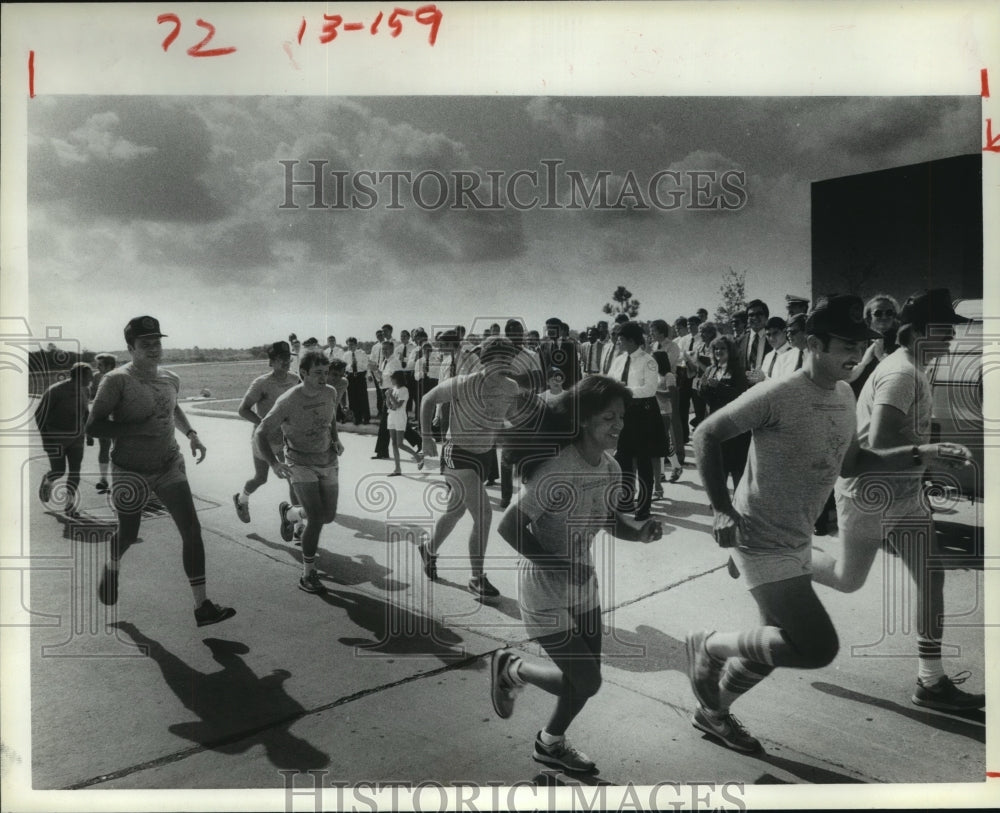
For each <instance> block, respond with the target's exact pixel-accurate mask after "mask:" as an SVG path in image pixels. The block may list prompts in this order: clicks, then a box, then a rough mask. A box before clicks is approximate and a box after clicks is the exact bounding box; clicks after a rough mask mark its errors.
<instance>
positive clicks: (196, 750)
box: [62, 655, 482, 790]
mask: <svg viewBox="0 0 1000 813" xmlns="http://www.w3.org/2000/svg"><path fill="white" fill-rule="evenodd" d="M481 658H482V656H481V655H470V656H468V657H466V658H462V659H461V660H458V661H454V662H453V663H448V664H445V665H444V666H441V667H439V668H437V669H431V670H430V671H428V672H419V673H417V674H415V675H409V676H407V677H405V678H402V679H400V680H396V681H393V682H391V683H383V684H381V685H379V686H372V687H371V688H368V689H363V690H361V691H359V692H355V693H353V694H349V695H347V696H345V697H338V698H337V699H336V700H332V701H330V702H329V703H323V704H322V705H319V706H314V707H313V708H311V709H305V710H303V711H301V712H296V713H295V714H289V715H286V716H285V717H281V718H279V719H277V720H272V721H270V722H267V723H263V724H261V725H258V726H254V727H253V728H248V729H243V730H241V731H235V732H233V733H232V734H229V735H227V736H225V737H219V738H218V739H215V740H211V741H209V742H206V743H202V744H201V745H196V746H194V747H192V748H185V749H183V750H181V751H175V752H174V753H172V754H167V755H166V756H162V757H157V758H156V759H151V760H147V761H146V762H140V763H139V764H137V765H130V766H128V767H126V768H120V769H119V770H117V771H113V772H111V773H107V774H101V775H100V776H95V777H92V778H90V779H84V780H83V781H81V782H74V783H73V784H72V785H67V786H66V787H64V788H62V790H82V789H84V788H90V787H94V786H95V785H100V784H102V783H104V782H112V781H115V780H118V779H122V778H124V777H126V776H131V775H132V774H136V773H141V772H142V771H146V770H150V769H153V768H158V767H160V766H163V765H169V764H172V763H174V762H179V761H180V760H182V759H187V758H188V757H191V756H195V755H197V754H201V753H204V752H206V751H213V750H215V749H217V748H221V747H223V746H227V745H234V744H236V743H239V742H241V741H242V740H245V739H249V738H251V737H257V736H259V735H260V734H263V733H265V732H267V731H269V730H271V729H275V728H281V727H286V726H289V725H292V724H294V723H296V722H298V721H299V720H302V719H304V718H306V717H311V716H313V715H316V714H322V713H324V712H326V711H330V710H331V709H335V708H338V707H340V706H345V705H347V704H348V703H353V702H355V701H357V700H362V699H364V698H366V697H370V696H371V695H373V694H378V693H380V692H384V691H386V690H389V689H394V688H397V687H399V686H403V685H405V684H407V683H413V682H414V681H417V680H423V679H424V678H430V677H436V676H438V675H441V674H444V673H446V672H450V671H454V670H456V669H462V668H464V667H466V666H469V665H471V664H473V663H475V662H476V661H478V660H480V659H481Z"/></svg>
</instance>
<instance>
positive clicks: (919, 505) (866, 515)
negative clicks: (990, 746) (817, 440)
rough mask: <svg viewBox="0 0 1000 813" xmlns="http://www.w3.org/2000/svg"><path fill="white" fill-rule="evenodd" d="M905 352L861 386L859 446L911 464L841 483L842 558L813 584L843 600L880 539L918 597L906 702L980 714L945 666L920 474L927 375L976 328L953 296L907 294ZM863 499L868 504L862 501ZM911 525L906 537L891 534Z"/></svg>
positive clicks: (940, 577)
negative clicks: (898, 454) (890, 451)
mask: <svg viewBox="0 0 1000 813" xmlns="http://www.w3.org/2000/svg"><path fill="white" fill-rule="evenodd" d="M899 320H900V327H899V332H898V341H899V344H900V346H899V347H898V348H897V349H896V350H895V351H894V352H893V353H891V354H890V355H888V356H886V358H884V359H883V360H882V361H881V362H880V363H879V364H878V366H877V367H875V369H874V371H873V372H872V374H871V376H870V377H869V378H868V380H867V381H865V384H864V387H862V389H861V393H860V394H859V396H858V405H857V423H858V441H859V442H860V444H861V445H862V446H864V447H869V448H871V449H876V450H879V449H886V448H889V447H893V446H904V445H905V446H908V447H910V448H911V449H912V454H913V458H914V460H913V465H912V466H911V467H910V469H909V471H907V472H906V474H905V476H901V475H900V474H899V473H893V474H891V475H889V474H887V473H883V476H882V477H881V478H880V477H879V472H878V471H876V472H872V473H869V474H867V475H865V476H863V477H842V478H840V479H839V480H838V481H837V487H836V499H837V518H838V522H839V525H840V538H841V540H842V542H843V554H842V556H841V558H840V560H835V559H833V558H832V557H831V556H829V555H828V554H826V553H825V552H821V551H815V552H814V554H813V570H814V579H815V580H816V581H817V582H818V583H820V584H825V585H827V586H829V587H833V588H834V589H836V590H840V591H843V592H848V593H850V592H853V591H855V590H857V589H859V588H860V587H861V585H863V584H864V583H865V579H866V578H867V576H868V573H869V571H870V570H871V567H872V564H873V563H874V561H875V557H876V556H877V555H878V552H879V550H880V549H881V545H882V540H884V539H886V538H888V539H889V541H890V543H892V544H893V546H894V547H895V549H896V550H897V552H898V553H899V556H900V559H901V560H902V562H903V563H904V564H905V566H906V569H907V571H908V572H909V574H910V576H911V577H912V578H913V580H914V584H915V585H916V591H917V601H916V624H915V627H916V630H917V655H918V660H917V663H918V667H917V685H916V688H915V690H914V692H913V695H912V697H911V698H910V699H911V700H912V702H913V703H915V704H916V705H918V706H924V707H927V708H932V709H939V710H942V711H963V710H967V709H978V708H982V707H983V706H984V705H985V703H986V696H985V695H984V694H974V693H969V692H964V691H962V690H961V689H959V688H958V687H957V686H956V685H955V684H956V683H960V682H963V681H964V678H961V679H958V680H953V679H952V678H950V677H948V676H947V675H946V674H945V672H944V669H943V667H942V664H941V637H942V634H943V629H942V627H943V625H942V619H943V618H944V617H945V608H944V570H942V569H941V568H940V566H933V567H932V566H931V565H930V561H931V560H932V559H934V558H935V557H938V556H940V555H941V554H940V551H939V550H938V547H937V541H936V536H935V533H934V520H933V518H932V516H931V514H930V510H929V509H928V507H927V505H926V501H925V500H924V499H923V497H922V490H923V479H924V471H925V468H926V466H927V464H928V463H931V462H932V461H934V456H933V455H932V456H927V455H926V454H924V453H923V452H922V451H921V450H922V449H924V448H925V447H924V446H923V445H922V444H926V443H927V441H928V440H929V438H930V435H931V385H930V381H929V380H928V378H927V374H926V373H925V372H924V369H925V367H926V366H927V364H929V363H930V362H931V361H932V360H933V359H935V358H938V357H939V356H944V355H947V354H948V352H949V345H950V342H951V340H952V338H954V336H955V327H954V326H955V325H957V324H962V323H966V322H969V321H970V320H968V319H965V318H964V317H961V316H958V315H957V314H956V313H955V310H954V308H953V307H952V304H951V295H950V293H949V292H948V289H947V288H936V289H933V290H930V291H923V292H918V293H915V294H913V295H912V296H910V298H909V299H908V300H907V301H906V303H905V304H904V305H903V308H902V310H901V312H900V315H899ZM938 448H939V449H942V448H944V449H947V450H948V453H949V455H950V456H953V457H954V458H955V459H956V460H959V461H961V460H964V459H966V458H968V457H969V452H968V450H967V449H966V448H965V447H964V446H958V445H956V444H939V446H938ZM879 492H882V493H886V494H887V495H888V498H887V499H886V500H884V503H885V504H879V505H875V506H873V505H872V504H871V494H873V493H879ZM864 495H867V497H868V498H867V499H865V496H864ZM900 525H905V527H906V539H905V540H903V539H902V538H897V535H896V534H895V533H893V531H894V528H896V526H900Z"/></svg>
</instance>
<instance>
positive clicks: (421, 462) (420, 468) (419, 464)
mask: <svg viewBox="0 0 1000 813" xmlns="http://www.w3.org/2000/svg"><path fill="white" fill-rule="evenodd" d="M423 470H424V456H423V455H422V454H418V455H417V471H423Z"/></svg>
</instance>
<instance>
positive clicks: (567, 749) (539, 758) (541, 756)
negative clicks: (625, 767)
mask: <svg viewBox="0 0 1000 813" xmlns="http://www.w3.org/2000/svg"><path fill="white" fill-rule="evenodd" d="M533 756H534V760H535V762H541V763H542V764H544V765H554V766H555V767H557V768H562V769H563V770H564V771H577V772H578V773H590V772H591V771H593V770H594V769H595V768H596V767H597V766H596V765H594V760H592V759H591V758H590V757H588V756H587V755H586V754H584V753H583V752H582V751H578V750H577V749H576V748H574V747H573V746H572V745H570V744H569V742H568V741H567V740H566V739H565V738H564V739H563V740H561V741H560V742H557V743H553V744H552V745H546V744H545V743H544V742H542V732H541V731H539V732H538V736H536V737H535V753H534V755H533Z"/></svg>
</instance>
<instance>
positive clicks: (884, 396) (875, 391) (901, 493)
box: [839, 347, 933, 499]
mask: <svg viewBox="0 0 1000 813" xmlns="http://www.w3.org/2000/svg"><path fill="white" fill-rule="evenodd" d="M932 397H933V396H932V394H931V383H930V380H929V379H928V378H927V374H926V373H925V372H924V371H923V370H921V369H920V368H919V367H917V366H916V365H914V363H913V359H912V358H911V357H910V355H909V354H908V353H907V352H906V349H905V348H903V347H900V348H898V349H896V350H895V351H894V352H893V353H891V354H890V355H888V356H886V358H884V359H883V360H882V361H881V362H879V364H878V366H877V367H875V370H874V371H873V372H872V374H871V375H870V376H869V377H868V380H867V381H865V385H864V386H863V387H862V388H861V393H860V394H859V395H858V406H857V420H858V442H859V443H860V444H861V445H862V446H865V447H867V446H869V445H870V443H869V439H868V433H869V430H870V429H871V423H872V413H873V412H874V411H875V407H876V406H891V407H895V408H896V409H898V410H899V411H900V412H902V413H903V414H904V415H905V416H906V422H905V424H904V428H903V430H902V432H901V434H900V435H899V436H898V438H896V440H895V441H894V442H893V444H892V445H893V446H908V445H913V446H919V445H921V444H923V443H928V442H929V441H930V437H931V407H932V404H931V399H932ZM923 474H924V470H923V469H911V470H909V471H907V472H905V473H904V472H892V473H891V474H889V475H883V474H878V473H869V474H865V475H862V476H860V477H845V478H842V479H841V481H840V483H839V485H840V487H841V489H843V490H844V491H846V492H847V493H850V494H853V493H855V492H856V491H857V490H858V489H860V488H862V487H863V485H864V482H865V478H868V479H873V478H882V479H883V480H884V481H885V482H886V483H888V484H889V487H890V488H891V490H892V494H893V497H895V498H898V499H907V498H912V497H914V496H916V495H917V494H918V493H919V491H920V484H921V482H922V480H923Z"/></svg>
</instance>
